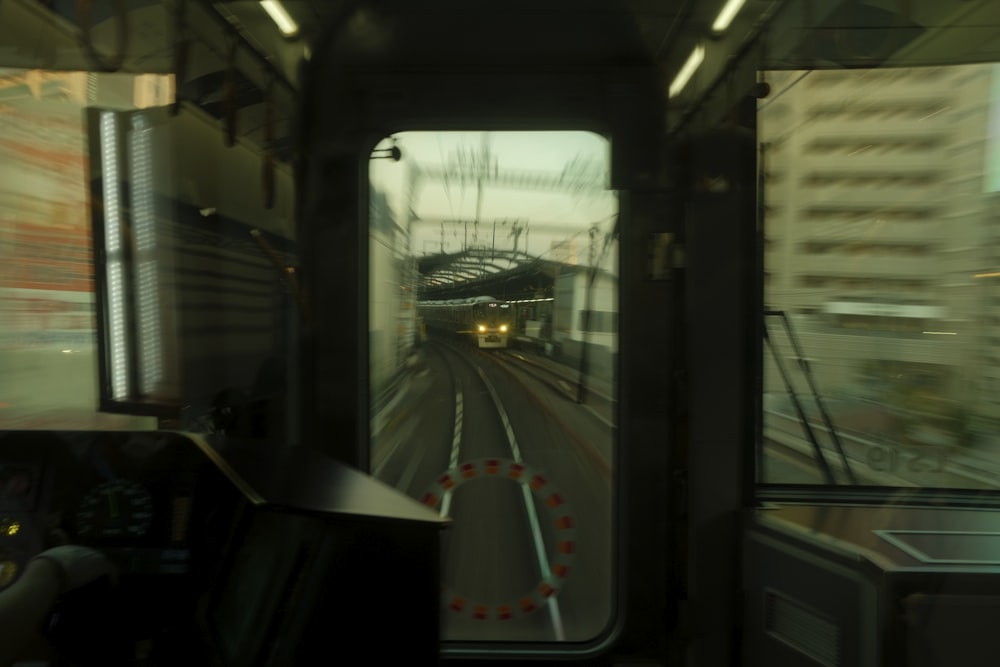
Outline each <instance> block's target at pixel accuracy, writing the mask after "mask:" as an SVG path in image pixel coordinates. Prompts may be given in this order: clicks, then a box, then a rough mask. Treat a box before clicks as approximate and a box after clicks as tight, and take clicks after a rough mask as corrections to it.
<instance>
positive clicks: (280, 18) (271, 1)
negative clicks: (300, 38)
mask: <svg viewBox="0 0 1000 667" xmlns="http://www.w3.org/2000/svg"><path fill="white" fill-rule="evenodd" d="M260 6H261V7H263V8H264V11H265V12H267V14H268V16H270V17H271V20H272V21H274V22H275V23H276V24H277V25H278V30H280V31H281V34H282V35H284V36H285V37H291V36H293V35H294V34H295V33H297V32H298V31H299V24H298V23H296V22H295V19H293V18H292V17H291V16H290V15H289V13H288V10H287V9H285V6H284V5H282V4H281V3H280V2H279V1H278V0H260Z"/></svg>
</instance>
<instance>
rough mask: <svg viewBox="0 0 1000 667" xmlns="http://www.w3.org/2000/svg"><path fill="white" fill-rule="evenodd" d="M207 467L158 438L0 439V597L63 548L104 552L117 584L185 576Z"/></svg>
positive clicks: (24, 434) (179, 440)
mask: <svg viewBox="0 0 1000 667" xmlns="http://www.w3.org/2000/svg"><path fill="white" fill-rule="evenodd" d="M204 462H205V459H204V457H203V456H202V455H201V454H200V453H199V452H198V450H197V447H196V446H195V445H194V444H193V443H192V442H191V441H190V440H188V439H186V438H184V437H181V436H177V435H174V434H171V433H166V432H161V431H150V432H106V431H97V432H95V431H81V432H51V431H45V432H42V431H9V432H4V433H2V434H0V589H2V588H5V587H6V586H8V585H10V584H11V583H13V581H15V580H16V579H17V577H18V576H19V574H20V572H21V571H22V569H23V567H24V566H25V564H26V563H27V561H28V560H30V559H31V557H33V556H34V555H35V554H37V553H39V552H41V551H44V550H45V549H48V548H51V547H54V546H57V545H59V544H67V543H71V544H82V545H85V546H91V547H94V548H97V549H100V550H101V551H102V552H103V553H105V554H106V555H107V556H108V557H109V558H110V559H111V560H112V561H113V562H115V564H116V565H117V566H118V569H119V573H120V574H121V575H123V576H130V575H136V576H141V575H163V574H184V573H186V572H188V571H189V569H190V560H191V557H190V556H191V544H190V542H191V539H190V532H191V511H192V507H193V503H194V494H195V487H196V482H197V480H198V477H199V471H200V470H201V469H202V467H203V466H204Z"/></svg>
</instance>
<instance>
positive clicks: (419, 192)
mask: <svg viewBox="0 0 1000 667" xmlns="http://www.w3.org/2000/svg"><path fill="white" fill-rule="evenodd" d="M394 139H395V142H396V145H397V146H398V147H399V148H400V150H401V152H402V159H401V160H400V161H399V162H394V161H393V160H390V159H376V160H371V162H370V164H371V170H370V178H371V184H372V187H373V188H375V189H377V190H382V191H383V192H385V193H386V194H387V196H388V198H389V203H390V207H391V208H392V211H393V214H394V216H395V219H396V222H397V223H398V224H400V225H401V226H404V227H405V226H406V224H407V218H406V211H407V209H408V208H410V207H412V209H413V212H414V214H415V216H416V218H417V219H416V220H415V221H414V222H413V223H411V226H410V229H411V234H412V243H411V247H412V249H413V251H414V253H415V254H417V255H422V254H433V253H438V252H441V251H442V250H443V251H444V252H457V251H460V250H461V249H462V248H463V247H464V246H467V245H468V246H486V247H494V244H495V247H496V248H497V249H506V250H511V249H513V248H514V243H515V239H517V243H518V249H519V250H521V251H524V250H525V244H526V243H527V246H528V247H527V250H528V252H529V254H531V255H534V256H546V255H551V254H552V244H553V243H558V242H560V241H566V240H576V242H577V248H576V251H577V256H578V258H579V259H585V258H586V257H587V254H588V252H589V250H588V249H589V244H590V240H589V236H590V235H589V233H588V231H589V229H590V228H591V227H592V226H593V225H594V224H595V223H596V224H597V225H598V227H599V229H600V235H599V236H598V238H599V239H603V237H604V235H605V234H607V233H608V232H610V230H611V229H612V227H613V224H614V218H615V213H616V212H617V198H616V195H615V193H614V192H613V191H611V190H608V189H607V183H608V164H609V152H610V144H609V143H608V141H607V140H606V139H605V138H604V137H601V136H599V135H596V134H593V133H589V132H404V133H399V134H397V135H394ZM391 145H392V141H391V140H389V139H386V140H384V141H383V142H381V143H380V144H379V145H378V146H377V147H376V149H382V148H387V147H389V146H391ZM484 156H488V157H487V158H486V159H485V160H484ZM481 164H487V165H489V166H490V167H491V168H492V170H493V171H494V172H500V173H505V174H508V175H509V174H514V173H525V172H531V174H538V175H541V176H542V177H548V178H556V177H558V176H559V175H560V174H561V173H563V172H564V170H567V169H569V170H570V172H572V173H575V174H578V175H579V176H580V178H581V179H582V180H584V181H586V182H588V183H592V184H594V185H595V186H597V187H595V188H594V189H592V190H590V191H588V192H581V191H576V192H573V191H570V190H567V189H565V188H555V189H525V188H513V187H510V186H501V185H498V184H496V183H490V182H489V181H488V180H487V181H486V182H484V184H483V186H482V188H481V189H480V188H479V186H478V184H477V179H476V176H475V174H476V173H477V169H476V166H475V165H481ZM442 165H452V166H455V167H456V169H454V170H452V172H451V173H452V175H451V177H449V178H448V179H447V180H446V179H443V178H440V177H437V178H434V177H430V176H428V177H426V178H423V179H421V180H420V181H419V182H418V186H417V187H416V188H415V191H414V192H413V196H412V199H409V202H408V187H407V183H408V177H409V175H410V174H411V171H412V170H413V169H415V168H420V167H423V168H440V167H441V166H442ZM462 165H464V168H463V167H462ZM462 175H464V178H463V177H462ZM528 175H530V174H528ZM477 211H478V216H477ZM477 218H478V224H476V221H477ZM494 224H495V230H494ZM515 230H520V233H517V232H516V231H515ZM494 231H495V236H494ZM442 232H443V233H442Z"/></svg>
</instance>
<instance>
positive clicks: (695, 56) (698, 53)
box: [668, 46, 705, 97]
mask: <svg viewBox="0 0 1000 667" xmlns="http://www.w3.org/2000/svg"><path fill="white" fill-rule="evenodd" d="M704 59H705V47H703V46H696V47H694V51H692V52H691V55H690V56H688V59H687V62H685V63H684V66H683V67H681V71H680V72H678V73H677V76H675V77H674V80H673V81H671V82H670V89H669V90H668V94H669V96H670V97H676V96H677V95H678V93H680V92H681V91H682V90H684V86H686V85H687V82H688V81H689V80H690V79H691V77H692V76H693V75H694V72H695V70H697V69H698V66H699V65H701V61H702V60H704Z"/></svg>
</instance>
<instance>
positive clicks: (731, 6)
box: [712, 0, 746, 32]
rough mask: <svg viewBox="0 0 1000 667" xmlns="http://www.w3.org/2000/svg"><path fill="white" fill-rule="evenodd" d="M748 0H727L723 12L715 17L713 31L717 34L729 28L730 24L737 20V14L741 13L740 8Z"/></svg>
mask: <svg viewBox="0 0 1000 667" xmlns="http://www.w3.org/2000/svg"><path fill="white" fill-rule="evenodd" d="M745 1H746V0H726V4H725V5H724V6H723V7H722V11H720V12H719V15H718V16H716V17H715V23H713V24H712V30H714V31H715V32H722V31H723V30H725V29H726V28H728V27H729V24H730V23H732V22H733V19H734V18H736V14H737V13H738V12H739V11H740V7H742V6H743V3H744V2H745Z"/></svg>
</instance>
